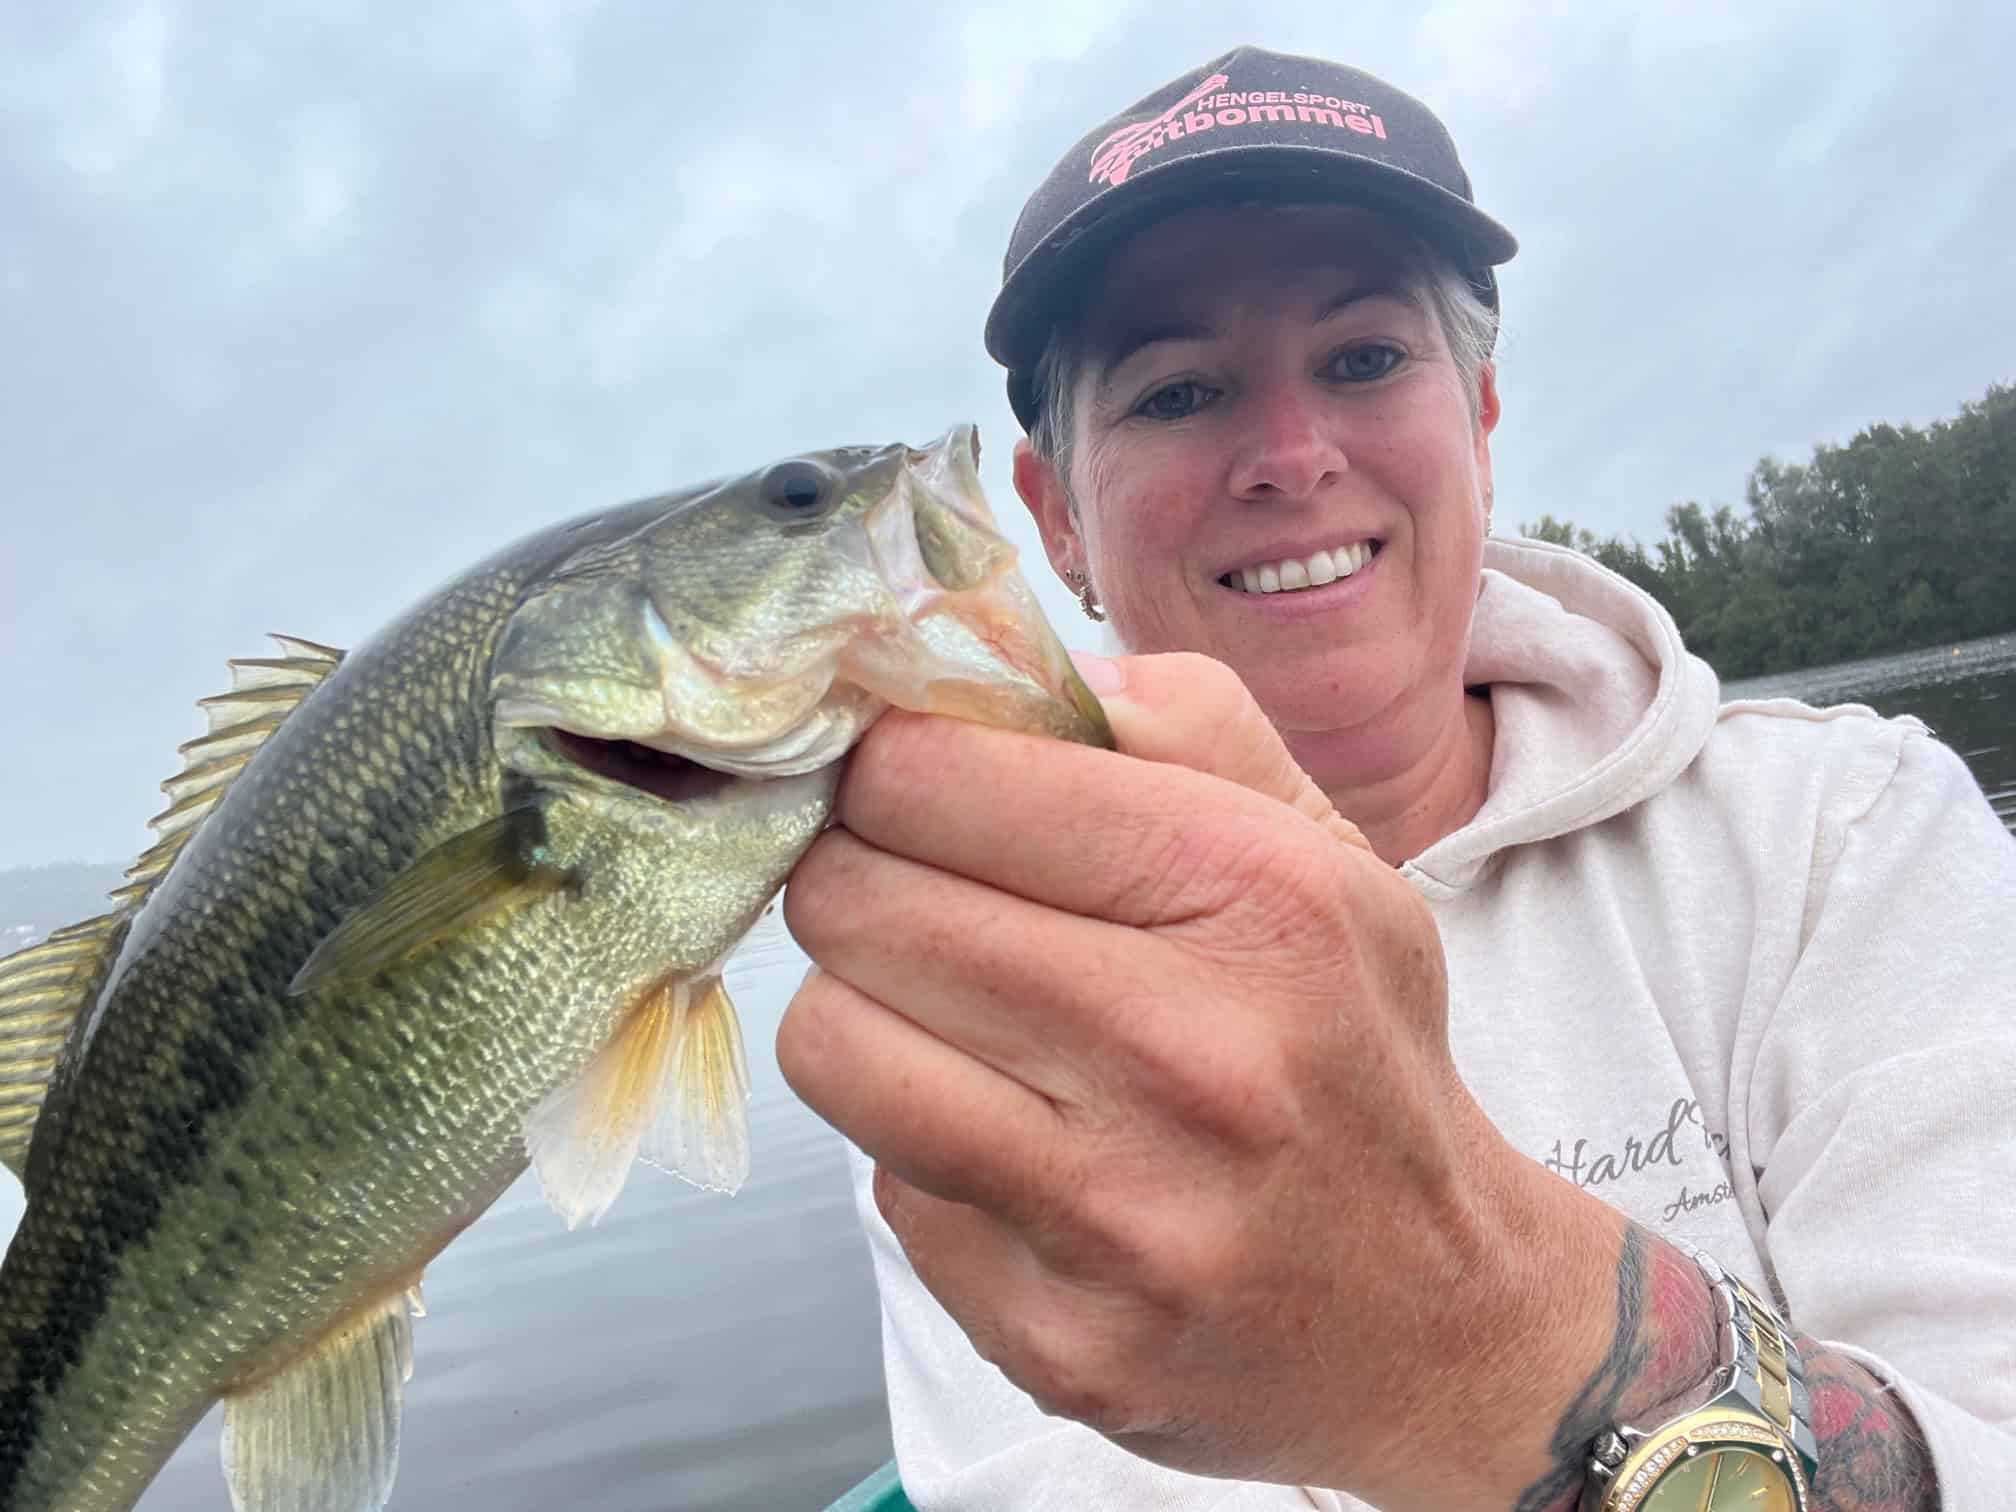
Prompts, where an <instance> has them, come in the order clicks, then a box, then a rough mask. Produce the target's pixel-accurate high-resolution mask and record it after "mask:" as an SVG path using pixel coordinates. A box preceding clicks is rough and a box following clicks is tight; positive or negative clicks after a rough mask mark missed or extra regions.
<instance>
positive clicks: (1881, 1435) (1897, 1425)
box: [1799, 1335, 1939, 1512]
mask: <svg viewBox="0 0 2016 1512" xmlns="http://www.w3.org/2000/svg"><path fill="white" fill-rule="evenodd" d="M1799 1352H1800V1353H1801V1354H1802V1355H1803V1356H1804V1357H1805V1360H1806V1390H1807V1393H1808V1395H1809V1396H1810V1397H1811V1399H1812V1403H1813V1437H1814V1440H1815V1441H1816V1442H1817V1443H1818V1444H1819V1446H1820V1469H1819V1471H1818V1473H1816V1474H1815V1475H1814V1477H1813V1505H1814V1507H1815V1509H1816V1512H1938V1507H1939V1489H1938V1485H1937V1481H1936V1478H1935V1477H1934V1474H1933V1470H1932V1455H1931V1451H1930V1450H1929V1449H1928V1448H1927V1447H1926V1444H1925V1436H1924V1434H1923V1432H1922V1431H1921V1430H1920V1429H1919V1427H1918V1423H1917V1420H1916V1419H1915V1418H1913V1417H1912V1416H1911V1410H1910V1409H1909V1408H1908V1407H1906V1406H1905V1405H1904V1403H1903V1402H1902V1401H1900V1400H1899V1399H1898V1397H1897V1394H1896V1393H1895V1392H1893V1391H1891V1390H1890V1389H1889V1388H1888V1387H1886V1386H1884V1385H1883V1384H1882V1383H1881V1382H1879V1381H1878V1380H1877V1379H1876V1378H1875V1376H1873V1375H1871V1374H1870V1373H1869V1372H1868V1371H1867V1370H1866V1369H1864V1368H1863V1367H1862V1366H1861V1365H1860V1364H1858V1363H1857V1362H1856V1361H1854V1360H1851V1359H1850V1358H1848V1356H1846V1355H1843V1354H1837V1353H1835V1352H1833V1351H1832V1350H1827V1349H1823V1348H1822V1347H1821V1346H1820V1345H1819V1344H1817V1343H1815V1342H1814V1341H1813V1340H1812V1339H1809V1338H1806V1337H1805V1336H1804V1335H1800V1336H1799Z"/></svg>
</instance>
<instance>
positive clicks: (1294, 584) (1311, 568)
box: [1219, 541, 1376, 593]
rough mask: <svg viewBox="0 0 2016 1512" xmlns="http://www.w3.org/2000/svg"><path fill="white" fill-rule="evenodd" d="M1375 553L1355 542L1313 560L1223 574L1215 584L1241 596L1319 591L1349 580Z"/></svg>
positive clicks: (1370, 546) (1365, 544)
mask: <svg viewBox="0 0 2016 1512" xmlns="http://www.w3.org/2000/svg"><path fill="white" fill-rule="evenodd" d="M1375 550H1376V544H1375V543H1374V542H1372V541H1358V542H1356V543H1354V544H1353V545H1350V546H1338V547H1335V548H1333V549H1332V550H1329V551H1319V552H1317V553H1316V554H1315V555H1313V556H1307V557H1297V558H1293V559H1290V560H1288V561H1285V562H1269V563H1267V564H1266V565H1265V566H1264V567H1242V568H1240V569H1239V570H1238V571H1237V572H1228V573H1226V574H1225V576H1224V577H1222V578H1220V579H1219V581H1220V582H1222V583H1224V584H1225V586H1226V587H1228V588H1237V589H1238V590H1239V591H1240V592H1241V593H1292V592H1294V591H1295V590H1296V589H1297V588H1319V587H1321V586H1322V585H1323V584H1325V583H1334V582H1336V581H1337V579H1338V578H1345V577H1349V576H1351V574H1352V573H1354V572H1356V571H1357V570H1358V569H1359V568H1360V567H1363V566H1364V565H1365V564H1366V563H1367V562H1369V561H1371V560H1372V554H1373V552H1374V551H1375Z"/></svg>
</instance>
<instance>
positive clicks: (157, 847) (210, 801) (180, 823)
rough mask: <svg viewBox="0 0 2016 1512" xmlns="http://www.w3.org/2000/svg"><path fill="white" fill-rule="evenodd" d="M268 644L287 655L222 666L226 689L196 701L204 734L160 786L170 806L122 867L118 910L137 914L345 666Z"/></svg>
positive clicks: (289, 644) (329, 653)
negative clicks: (277, 738)
mask: <svg viewBox="0 0 2016 1512" xmlns="http://www.w3.org/2000/svg"><path fill="white" fill-rule="evenodd" d="M272 639H273V640H274V641H275V642H276V643H277V644H278V645H279V647H280V649H281V650H282V651H283V652H285V653H286V654H285V655H284V656H277V657H243V658H239V659H236V660H233V661H230V662H228V663H226V665H227V666H229V667H230V669H231V691H230V692H228V693H219V694H216V695H215V696H213V697H210V698H203V699H198V700H197V707H198V708H200V709H202V710H203V711H204V713H205V714H206V715H207V716H208V718H209V721H210V730H209V733H208V734H206V735H202V736H200V737H198V738H197V739H195V740H191V741H187V742H185V743H184V744H183V746H182V747H181V750H180V753H179V754H180V755H181V756H182V759H183V767H182V770H181V771H180V772H178V773H176V774H175V775H174V776H173V777H170V778H169V779H168V780H167V781H166V782H164V783H162V784H161V790H162V791H163V792H164V793H166V794H167V795H168V799H169V802H168V807H167V808H165V809H163V810H162V811H161V812H160V813H158V814H156V815H155V816H154V817H153V818H152V819H150V820H148V821H147V823H148V826H149V827H150V828H151V829H152V830H153V831H154V833H155V835H156V836H157V837H158V838H157V839H156V840H155V843H154V845H153V846H152V848H151V849H149V850H148V851H146V852H145V853H144V854H143V855H142V856H141V857H140V859H139V860H138V861H135V862H134V863H133V865H132V866H131V867H129V868H128V869H127V872H126V877H127V883H126V886H124V887H122V888H120V889H119V890H118V891H117V892H115V893H113V894H112V897H113V900H114V901H115V902H117V903H119V904H120V905H121V906H122V907H125V908H127V909H137V908H138V907H139V906H140V905H141V904H142V903H144V902H146V900H147V895H148V894H149V893H150V892H152V891H153V890H154V887H155V884H156V883H158V882H159V881H160V880H161V878H162V877H164V876H166V875H167V873H168V868H169V867H171V866H173V865H174V864H175V858H176V857H177V856H179V855H180V854H181V853H182V848H183V847H184V846H185V845H187V844H188V843H189V837H190V836H191V835H193V834H195V833H196V830H197V828H198V826H200V825H201V824H202V823H203V821H204V820H205V819H207V818H209V817H210V814H211V812H212V810H214V809H215V808H216V807H217V805H218V804H219V803H220V802H222V801H223V797H224V794H225V791H226V790H227V789H228V788H229V787H230V786H231V784H232V783H233V782H234V781H235V780H236V779H237V776H238V774H239V773H240V772H242V771H244V770H245V768H246V766H247V765H248V764H250V762H251V760H252V758H253V756H254V755H256V754H257V753H258V750H259V747H260V746H262V745H264V744H265V743H266V741H267V739H268V738H269V737H270V736H271V735H272V733H273V732H274V731H275V730H277V729H279V728H280V725H281V723H282V722H283V721H284V720H285V719H286V718H287V716H288V715H289V714H291V713H293V712H294V711H295V710H296V709H298V708H299V707H300V706H301V705H302V703H303V702H304V701H305V700H306V699H307V697H308V695H309V694H310V693H313V692H314V691H315V690H316V689H317V688H318V687H320V686H321V685H322V681H323V679H324V678H326V677H328V675H329V674H330V673H331V672H334V671H335V670H336V668H337V666H338V665H339V664H340V663H341V662H342V660H343V653H342V652H341V651H338V650H337V649H336V648H335V647H333V646H324V645H319V644H317V643H316V642H314V641H308V640H301V639H300V638H298V637H296V636H291V635H275V636H273V637H272Z"/></svg>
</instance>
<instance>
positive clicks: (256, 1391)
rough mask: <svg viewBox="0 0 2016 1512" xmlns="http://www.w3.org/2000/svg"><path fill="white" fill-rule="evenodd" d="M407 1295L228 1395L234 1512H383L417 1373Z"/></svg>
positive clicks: (227, 1450) (228, 1476)
mask: <svg viewBox="0 0 2016 1512" xmlns="http://www.w3.org/2000/svg"><path fill="white" fill-rule="evenodd" d="M410 1305H411V1293H410V1291H398V1292H394V1293H393V1294H392V1295H391V1296H389V1297H386V1298H383V1299H382V1300H380V1301H379V1302H377V1303H375V1304H374V1305H372V1306H371V1307H370V1308H368V1309H367V1310H365V1311H364V1312H363V1313H360V1314H358V1315H357V1316H355V1317H353V1318H352V1319H351V1320H350V1321H349V1322H347V1323H345V1324H343V1325H342V1326H341V1327H339V1328H337V1329H336V1330H335V1331H334V1332H332V1333H330V1334H328V1335H326V1336H325V1337H324V1338H323V1339H322V1340H321V1341H320V1342H319V1343H317V1344H316V1345H315V1347H314V1348H313V1349H311V1350H309V1351H308V1353H306V1354H304V1355H302V1356H301V1357H300V1358H299V1359H297V1360H295V1361H294V1362H293V1363H292V1364H290V1365H288V1366H286V1367H285V1368H283V1369H282V1370H280V1371H279V1372H278V1373H276V1374H274V1375H271V1376H269V1377H267V1378H266V1379H265V1380H263V1381H261V1382H260V1383H259V1384H258V1385H256V1386H252V1387H250V1388H248V1389H246V1390H244V1391H239V1392H233V1393H231V1394H229V1395H227V1396H226V1397H225V1398H224V1437H223V1444H222V1449H223V1459H224V1478H225V1481H226V1482H227V1483H228V1484H229V1486H230V1488H231V1505H232V1507H233V1509H234V1512H379V1509H380V1508H382V1507H383V1506H384V1505H385V1503H386V1500H387V1499H388V1498H389V1497H390V1496H391V1494H392V1478H393V1475H394V1474H395V1473H396V1472H397V1470H398V1467H399V1420H400V1415H401V1412H402V1410H403V1408H404V1405H405V1395H406V1390H405V1388H406V1382H407V1381H409V1380H411V1379H412V1376H413V1315H412V1312H411V1310H410Z"/></svg>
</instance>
